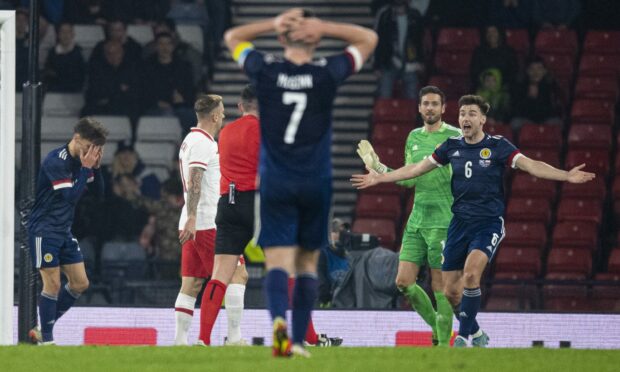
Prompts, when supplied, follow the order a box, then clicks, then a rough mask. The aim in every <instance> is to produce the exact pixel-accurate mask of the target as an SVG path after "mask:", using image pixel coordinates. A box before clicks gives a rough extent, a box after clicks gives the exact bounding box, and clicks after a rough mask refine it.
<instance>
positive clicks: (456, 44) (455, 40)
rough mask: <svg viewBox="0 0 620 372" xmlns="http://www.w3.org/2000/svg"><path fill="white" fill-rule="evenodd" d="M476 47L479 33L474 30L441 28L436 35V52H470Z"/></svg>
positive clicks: (478, 42) (478, 41) (478, 43)
mask: <svg viewBox="0 0 620 372" xmlns="http://www.w3.org/2000/svg"><path fill="white" fill-rule="evenodd" d="M478 45H480V33H479V32H478V29H475V28H442V29H441V30H439V34H438V35H437V42H436V46H437V52H443V51H449V52H452V51H472V50H474V49H476V47H477V46H478ZM468 64H469V62H468Z"/></svg>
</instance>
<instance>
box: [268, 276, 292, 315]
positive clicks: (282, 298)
mask: <svg viewBox="0 0 620 372" xmlns="http://www.w3.org/2000/svg"><path fill="white" fill-rule="evenodd" d="M265 297H267V308H268V309H269V312H270V313H271V319H272V320H273V319H275V318H276V317H282V318H284V319H286V309H287V308H288V273H287V272H286V271H284V270H282V269H271V270H269V272H267V276H266V277H265Z"/></svg>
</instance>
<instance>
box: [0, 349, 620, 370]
mask: <svg viewBox="0 0 620 372" xmlns="http://www.w3.org/2000/svg"><path fill="white" fill-rule="evenodd" d="M310 350H311V351H312V358H310V359H292V360H289V359H274V358H272V357H271V356H270V349H268V348H266V347H245V348H240V347H237V348H235V347H213V348H204V347H97V346H80V347H68V346H67V347H58V346H45V347H37V346H29V345H20V346H7V347H0V370H2V371H6V372H9V371H11V372H12V371H49V372H57V371H72V372H73V371H75V372H82V371H105V372H112V371H129V372H142V371H181V372H186V371H218V372H232V371H242V372H258V371H294V372H304V371H312V372H323V371H337V372H345V371H381V372H412V371H423V372H426V371H428V372H436V371H476V372H480V371H495V372H508V371H518V372H533V371H562V372H565V371H580V372H582V371H618V370H619V367H618V366H620V351H618V350H576V349H539V348H536V349H458V350H456V349H436V348H435V349H430V348H344V347H343V348H320V349H319V348H312V349H310Z"/></svg>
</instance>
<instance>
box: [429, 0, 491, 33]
mask: <svg viewBox="0 0 620 372" xmlns="http://www.w3.org/2000/svg"><path fill="white" fill-rule="evenodd" d="M486 3H487V2H486V1H480V0H459V1H458V2H455V1H454V0H433V1H431V2H430V5H429V7H428V10H427V13H426V17H425V18H426V19H428V21H429V23H430V24H431V27H432V28H433V29H437V28H441V27H481V26H482V21H483V17H484V15H485V14H486Z"/></svg>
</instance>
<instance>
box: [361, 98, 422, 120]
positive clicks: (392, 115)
mask: <svg viewBox="0 0 620 372" xmlns="http://www.w3.org/2000/svg"><path fill="white" fill-rule="evenodd" d="M417 114H418V102H417V101H414V100H408V99H385V98H379V99H377V100H376V101H375V106H374V108H373V110H372V116H373V121H374V122H375V123H379V122H381V123H384V122H401V123H402V122H405V123H414V122H415V118H416V116H417Z"/></svg>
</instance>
